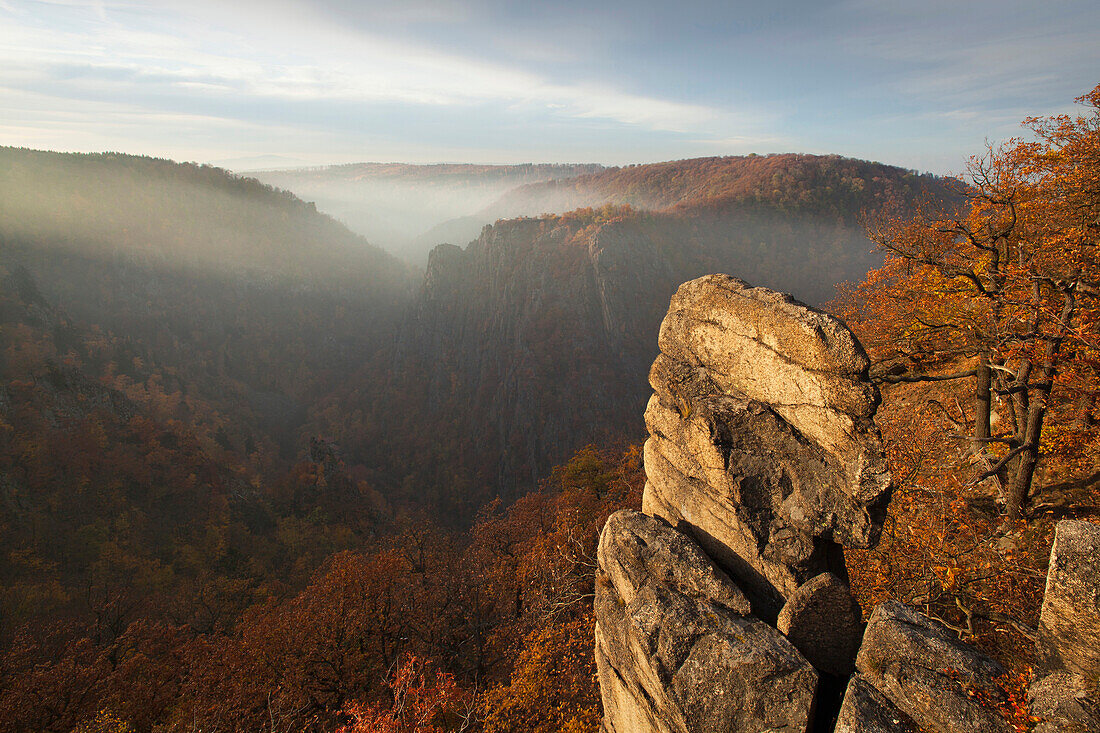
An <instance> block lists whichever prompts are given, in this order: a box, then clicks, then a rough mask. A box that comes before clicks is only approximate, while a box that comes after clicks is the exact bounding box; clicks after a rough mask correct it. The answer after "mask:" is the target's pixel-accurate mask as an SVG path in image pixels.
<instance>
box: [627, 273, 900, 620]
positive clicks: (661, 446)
mask: <svg viewBox="0 0 1100 733" xmlns="http://www.w3.org/2000/svg"><path fill="white" fill-rule="evenodd" d="M659 346H660V349H661V354H660V355H659V356H658V357H657V360H656V362H655V363H654V365H653V368H652V369H651V371H650V385H651V386H652V387H653V390H654V393H655V394H654V396H653V397H652V398H651V399H650V402H649V406H648V407H647V409H646V426H647V428H648V430H649V433H650V438H649V440H648V441H647V442H646V448H645V464H646V476H647V479H648V481H647V485H646V490H645V495H644V498H643V507H642V508H643V511H645V512H646V513H647V514H653V515H656V516H662V517H664V518H666V519H667V520H668V521H669V522H670V523H672V524H673V525H674V526H676V527H677V528H679V529H682V530H684V531H686V532H688V533H689V534H691V535H692V536H693V537H694V538H695V539H696V540H697V541H698V542H699V543H700V545H702V546H703V548H704V549H705V550H706V551H707V553H708V554H709V555H710V556H711V557H712V558H714V559H715V560H717V561H718V563H719V564H720V565H722V566H723V567H724V568H725V569H726V570H728V571H729V572H730V574H731V575H732V576H733V577H734V578H735V579H736V580H737V582H738V583H739V584H740V585H741V586H742V588H743V589H744V590H745V592H746V593H747V594H748V595H749V597H750V600H752V602H753V604H754V612H755V613H756V614H757V615H759V616H761V617H762V618H765V619H769V620H770V619H774V618H775V617H776V614H777V613H778V612H779V609H780V607H781V606H782V605H783V604H784V603H785V602H786V600H787V599H788V598H789V597H790V596H791V595H792V594H793V593H794V592H795V590H796V589H797V588H798V587H799V586H801V585H802V584H803V583H805V582H807V581H808V580H810V579H811V578H813V577H815V576H817V575H819V574H821V573H823V572H829V571H832V572H834V573H835V574H837V575H840V576H841V577H845V576H846V574H845V571H844V564H843V557H842V555H841V553H840V548H839V545H846V546H859V547H865V546H868V545H870V544H872V543H874V542H875V541H876V539H877V536H878V533H879V531H880V529H881V522H882V518H883V513H884V511H885V504H886V501H887V499H888V496H889V488H890V477H889V473H888V472H887V470H886V466H885V459H884V456H883V452H882V444H881V438H880V436H879V433H878V430H877V429H876V428H875V426H874V422H873V416H874V413H875V410H876V408H877V405H878V393H877V390H876V389H875V387H874V386H873V385H872V384H871V383H870V381H869V380H868V378H867V357H866V355H865V354H864V352H863V349H862V347H860V346H859V344H858V342H856V341H855V339H854V338H853V337H852V335H851V333H850V332H849V331H848V330H847V328H845V326H844V325H843V324H842V323H840V321H838V320H836V319H835V318H832V317H831V316H828V315H826V314H824V313H821V312H818V311H815V310H813V309H811V308H809V307H806V306H803V305H802V304H800V303H798V302H796V301H794V300H793V299H791V298H790V296H786V295H783V294H781V293H776V292H774V291H771V290H767V289H765V288H752V287H749V286H748V285H747V284H745V283H744V282H742V281H740V280H737V279H736V278H732V277H730V276H728V275H709V276H707V277H703V278H700V279H698V280H692V281H690V282H687V283H684V284H683V285H681V286H680V288H679V290H678V291H677V292H676V295H675V296H673V298H672V303H671V306H670V308H669V312H668V315H667V316H666V317H665V319H664V322H663V323H662V325H661V331H660V337H659Z"/></svg>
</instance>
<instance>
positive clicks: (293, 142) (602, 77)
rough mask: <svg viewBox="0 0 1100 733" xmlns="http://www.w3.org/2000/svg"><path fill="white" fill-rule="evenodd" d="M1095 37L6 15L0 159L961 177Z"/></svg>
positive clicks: (831, 14)
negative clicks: (771, 166) (741, 164)
mask: <svg viewBox="0 0 1100 733" xmlns="http://www.w3.org/2000/svg"><path fill="white" fill-rule="evenodd" d="M1098 38H1100V2H1096V0H1044V1H1043V2H1034V0H1033V1H1032V2H1028V3H1023V2H1016V1H1015V0H951V1H950V2H947V1H941V0H905V1H904V2H897V1H895V0H840V1H835V2H834V1H833V0H770V1H769V0H751V2H750V1H746V0H726V1H724V2H722V1H720V0H719V1H711V0H676V1H674V2H657V1H655V0H629V1H627V0H580V1H574V0H527V1H526V2H513V1H508V0H399V1H394V2H389V1H387V2H381V1H374V0H361V1H360V2H352V1H350V0H262V1H254V0H186V1H185V2H177V1H176V0H140V1H138V0H101V1H98V2H81V1H79V0H0V145H12V146H21V147H31V148H39V149H48V150H65V151H81V152H94V151H103V150H113V151H121V152H127V153H137V154H144V155H153V156H158V157H168V158H172V159H175V160H193V161H198V162H220V163H223V164H224V163H226V162H227V161H236V162H239V163H240V165H241V167H245V166H246V165H247V159H251V158H254V157H257V156H280V160H283V161H285V162H287V163H301V164H311V165H321V164H330V163H345V162H356V161H383V162H388V161H400V162H410V163H428V162H476V163H520V162H600V163H605V164H613V165H622V164H628V163H645V162H653V161H660V160H674V159H680V158H692V157H699V156H709V155H742V154H747V153H753V152H755V153H769V152H806V153H838V154H841V155H846V156H851V157H857V158H864V159H869V160H877V161H880V162H884V163H890V164H894V165H900V166H903V167H906V168H913V169H917V170H921V171H931V172H935V173H942V174H948V173H958V172H961V171H962V170H963V169H964V167H965V161H966V159H967V157H968V156H969V155H972V154H975V153H979V152H981V151H982V150H983V149H984V148H985V146H986V145H987V143H996V142H998V141H1001V140H1004V139H1007V138H1009V137H1012V136H1015V135H1020V134H1022V133H1023V130H1022V128H1021V127H1020V124H1019V123H1020V122H1021V120H1023V119H1024V118H1025V117H1028V116H1032V115H1050V114H1057V113H1066V112H1070V113H1072V112H1073V111H1074V109H1075V106H1074V103H1073V99H1074V98H1075V97H1077V96H1079V95H1081V94H1083V93H1085V92H1087V91H1088V90H1090V89H1091V88H1092V87H1093V86H1095V85H1096V84H1097V83H1100V42H1098V41H1097V39H1098Z"/></svg>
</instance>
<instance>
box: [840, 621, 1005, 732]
mask: <svg viewBox="0 0 1100 733" xmlns="http://www.w3.org/2000/svg"><path fill="white" fill-rule="evenodd" d="M856 669H858V670H859V671H860V673H861V674H862V675H863V676H864V678H865V679H866V680H867V681H868V682H870V683H871V684H872V685H874V686H875V687H876V688H878V689H879V690H880V691H881V692H883V693H884V694H885V695H886V697H887V698H889V699H890V701H891V702H892V703H893V704H894V705H895V706H896V707H898V709H900V710H901V711H903V712H904V713H906V715H908V716H909V718H911V719H912V720H913V721H915V722H916V723H917V724H918V725H919V726H920V727H921V728H924V729H925V730H929V731H938V732H942V733H951V731H962V730H965V731H971V732H972V733H1009V732H1010V731H1011V730H1012V728H1011V727H1010V726H1009V725H1008V723H1007V722H1006V721H1005V719H1004V717H1003V716H1001V714H1000V713H999V712H998V711H997V710H996V709H995V708H994V707H991V706H990V705H989V704H988V703H989V702H999V701H1000V698H1002V697H1003V693H1002V692H1001V691H1000V689H998V687H997V686H996V684H995V683H994V680H995V679H996V678H997V677H999V676H1001V675H1003V674H1004V673H1005V670H1004V668H1002V667H1001V665H999V664H997V663H996V662H995V661H993V660H992V659H990V658H989V657H987V656H985V655H984V654H982V653H981V652H979V651H978V650H977V649H974V648H973V647H970V646H967V645H966V644H963V643H962V642H960V641H959V638H958V636H957V635H956V634H955V633H954V632H952V631H950V630H949V629H948V628H947V627H945V626H943V625H942V624H939V623H937V622H935V621H933V620H932V619H930V618H928V617H927V616H925V615H924V614H922V613H919V612H917V611H915V610H914V609H912V608H909V607H908V606H905V605H903V604H901V603H896V602H888V603H884V604H882V605H881V606H879V607H877V608H876V609H875V611H874V613H872V614H871V618H870V620H869V621H868V623H867V631H866V633H865V634H864V637H863V645H862V646H861V647H860V649H859V656H857V657H856Z"/></svg>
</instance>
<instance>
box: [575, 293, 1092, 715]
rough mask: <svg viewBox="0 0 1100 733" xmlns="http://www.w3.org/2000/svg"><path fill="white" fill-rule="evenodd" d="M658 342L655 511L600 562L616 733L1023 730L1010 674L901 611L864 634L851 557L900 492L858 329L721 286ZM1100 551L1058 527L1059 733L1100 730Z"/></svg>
mask: <svg viewBox="0 0 1100 733" xmlns="http://www.w3.org/2000/svg"><path fill="white" fill-rule="evenodd" d="M659 346H660V354H659V355H658V357H657V359H656V361H655V362H654V364H653V368H652V369H651V371H650V385H651V386H652V388H653V396H652V397H651V399H650V401H649V406H648V408H647V409H646V426H647V428H648V430H649V439H648V441H647V443H646V448H645V469H646V477H647V484H646V488H645V494H644V497H643V512H644V513H639V512H633V511H624V512H620V513H618V514H615V515H612V517H611V518H610V519H609V520H608V522H607V524H606V526H605V527H604V530H603V532H602V534H601V537H600V545H599V551H598V561H599V572H598V575H597V583H596V617H597V625H596V662H597V668H598V671H599V679H600V690H601V696H602V698H603V705H604V715H605V717H604V723H603V731H604V733H645V732H647V731H661V733H687V732H688V731H693V732H695V731H698V732H700V733H702V732H708V733H709V732H712V731H713V732H714V733H718V732H719V731H722V732H725V733H728V732H730V731H737V732H740V731H792V732H793V731H811V730H813V731H831V730H836V731H846V732H849V733H854V732H856V731H860V732H865V733H869V732H872V731H918V730H925V731H937V732H940V733H948V732H950V731H960V730H967V731H981V732H982V733H985V732H989V733H1000V732H1002V731H1003V732H1005V733H1007V732H1008V731H1010V730H1013V728H1012V726H1011V725H1010V723H1009V722H1008V720H1007V718H1006V716H1005V715H1003V714H1002V712H1001V709H1002V707H1001V705H1002V704H1003V703H1004V700H1005V698H1004V692H1003V691H1002V689H1001V687H1000V686H999V685H998V684H997V678H998V677H1000V676H1001V675H1003V674H1004V672H1005V670H1004V669H1002V668H1001V667H1000V665H999V664H997V662H995V661H994V660H992V659H990V658H988V657H986V656H985V655H984V654H982V653H981V652H980V651H978V650H977V649H974V648H972V647H969V646H967V645H966V644H963V643H961V642H960V641H959V639H958V637H957V635H956V634H955V633H954V632H952V631H950V630H949V629H947V628H946V627H944V626H942V625H941V624H939V623H938V622H936V621H933V620H931V619H929V618H927V617H926V616H924V615H923V614H921V613H920V612H918V611H917V610H915V609H912V608H909V607H907V606H905V605H903V604H900V603H893V602H890V603H885V604H882V605H880V606H879V607H877V608H875V609H874V610H873V612H872V613H871V614H870V618H869V620H868V622H867V623H866V624H864V623H863V621H862V618H861V611H860V609H859V607H858V606H857V604H856V603H855V602H854V600H853V599H852V596H851V594H850V592H849V590H848V586H847V584H846V578H847V576H846V571H845V566H844V561H843V554H842V548H843V547H867V546H871V545H873V544H874V543H876V542H877V540H878V535H879V531H880V529H881V523H882V521H883V517H884V515H885V509H886V504H887V502H888V500H889V496H890V490H891V483H890V476H889V473H888V472H887V471H886V467H885V460H884V457H883V450H882V445H881V440H880V437H879V434H878V431H877V429H876V427H875V424H874V415H875V410H876V408H877V405H878V393H877V391H876V389H875V388H874V386H873V385H872V384H871V383H870V381H869V380H868V377H867V366H868V363H867V358H866V356H865V354H864V353H863V349H862V348H861V347H860V345H859V343H858V342H857V341H856V340H855V339H854V337H853V336H852V335H851V333H850V332H849V331H848V330H847V328H846V327H845V326H844V325H843V324H842V323H840V322H839V321H837V320H836V319H834V318H832V317H830V316H828V315H826V314H823V313H820V312H818V311H815V310H813V309H811V308H809V307H806V306H804V305H802V304H800V303H798V302H797V301H794V300H793V299H792V298H790V297H789V296H785V295H782V294H780V293H777V292H774V291H771V290H767V289H764V288H752V287H750V286H748V285H747V284H746V283H744V282H743V281H740V280H737V279H735V278H731V277H728V276H724V275H711V276H707V277H703V278H700V279H698V280H695V281H692V282H688V283H685V284H684V285H682V286H681V287H680V288H679V290H678V291H677V293H676V294H675V296H674V297H673V298H672V302H671V305H670V308H669V311H668V314H667V316H666V317H665V319H664V322H663V323H662V326H661V330H660V338H659ZM1098 543H1100V528H1098V527H1096V526H1093V525H1089V524H1085V523H1083V522H1063V523H1062V524H1061V525H1060V526H1059V528H1058V535H1057V539H1056V542H1055V548H1054V553H1053V555H1052V561H1051V572H1050V577H1049V580H1048V588H1047V594H1046V603H1045V604H1044V608H1043V623H1042V627H1041V630H1040V632H1041V633H1040V642H1039V643H1040V658H1041V659H1042V660H1043V666H1042V668H1041V669H1040V670H1039V675H1038V677H1037V681H1036V683H1035V685H1033V687H1032V690H1031V694H1032V705H1033V710H1035V711H1037V712H1038V714H1039V715H1040V716H1041V717H1042V718H1043V719H1044V720H1043V722H1042V723H1041V724H1040V726H1041V729H1042V730H1044V731H1055V730H1068V731H1085V730H1097V729H1098V728H1097V726H1098V724H1100V717H1097V695H1096V680H1097V679H1098V677H1097V673H1098V672H1100V664H1098V656H1097V653H1096V649H1097V644H1096V639H1097V638H1100V626H1098V624H1100V593H1098V591H1097V587H1098V586H1097V579H1098V577H1100V568H1098V567H1097V565H1096V557H1097V556H1100V553H1098V552H1097V550H1098V549H1100V545H1098ZM1042 726H1046V727H1042Z"/></svg>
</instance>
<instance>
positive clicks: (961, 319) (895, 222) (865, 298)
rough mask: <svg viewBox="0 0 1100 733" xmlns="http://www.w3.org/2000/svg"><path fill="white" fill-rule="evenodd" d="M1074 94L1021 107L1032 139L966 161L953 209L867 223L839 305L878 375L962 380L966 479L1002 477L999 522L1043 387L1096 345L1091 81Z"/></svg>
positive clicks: (1097, 183) (1099, 324) (1095, 108)
mask: <svg viewBox="0 0 1100 733" xmlns="http://www.w3.org/2000/svg"><path fill="white" fill-rule="evenodd" d="M1078 101H1079V102H1081V103H1082V104H1083V105H1084V106H1085V107H1086V109H1087V112H1086V114H1084V115H1081V116H1076V117H1072V116H1068V115H1061V116H1056V117H1050V118H1032V119H1029V120H1027V121H1026V124H1027V125H1028V127H1029V128H1030V129H1031V131H1032V132H1033V133H1034V136H1035V139H1034V140H1031V141H1024V140H1012V141H1010V142H1008V143H1007V144H1005V145H1004V146H1002V147H998V148H990V149H989V151H988V152H987V154H986V155H984V156H981V157H976V158H974V159H972V160H971V163H970V165H969V170H968V172H969V175H968V180H967V182H966V185H965V186H964V187H962V190H961V193H962V196H963V203H962V205H961V206H960V207H959V208H958V209H957V210H947V211H945V210H943V209H942V208H935V207H925V208H923V209H922V210H920V211H918V212H917V213H915V214H913V213H907V214H903V215H900V216H883V217H880V218H879V219H877V220H876V221H873V222H871V223H870V225H869V233H870V236H871V238H872V239H873V240H874V241H875V242H876V243H878V245H879V246H880V247H881V248H882V249H884V250H885V251H886V252H887V254H888V257H887V262H886V264H885V266H884V267H883V268H882V269H880V270H878V271H875V272H873V273H871V275H870V276H869V277H868V279H867V280H866V281H865V282H864V283H862V284H861V285H859V286H858V287H857V288H856V290H855V292H854V295H855V298H854V302H856V303H858V307H855V308H849V309H847V311H846V312H845V313H844V315H845V316H846V317H847V318H849V319H851V320H852V321H854V322H856V323H857V324H859V325H860V326H861V328H859V330H860V331H861V333H862V335H863V337H864V338H865V339H866V340H867V341H868V342H869V343H868V346H869V347H870V348H871V350H872V352H874V353H876V355H877V356H878V360H879V363H878V364H877V369H878V371H877V374H876V376H877V377H878V379H879V380H881V381H884V382H916V381H939V380H949V379H961V378H966V379H973V380H974V383H975V391H974V405H975V408H974V418H973V424H972V425H970V426H968V427H969V431H970V439H971V441H972V442H973V444H974V447H975V452H976V453H978V454H979V455H980V456H981V457H982V459H983V460H984V465H982V468H981V472H980V474H979V476H978V477H977V479H976V480H981V479H986V478H995V479H997V480H998V481H999V482H1000V485H1001V498H1002V499H1003V501H1004V503H1005V508H1006V512H1007V518H1008V519H1009V520H1010V521H1015V520H1019V519H1021V518H1022V517H1024V515H1025V511H1026V509H1027V504H1028V499H1029V495H1030V493H1031V488H1032V482H1033V478H1034V474H1035V468H1036V464H1037V463H1038V461H1039V458H1040V455H1041V453H1042V446H1043V435H1044V433H1043V431H1044V426H1045V425H1046V423H1047V421H1048V419H1049V418H1050V416H1051V412H1050V408H1051V396H1052V392H1053V390H1054V389H1055V387H1056V385H1058V384H1059V383H1060V381H1059V380H1060V379H1061V381H1062V382H1065V381H1066V378H1067V376H1070V375H1072V374H1073V373H1074V372H1079V371H1080V370H1082V369H1086V368H1088V364H1087V363H1086V362H1088V361H1089V357H1090V356H1094V355H1095V354H1096V350H1097V345H1098V344H1100V320H1098V318H1097V315H1098V313H1097V297H1096V296H1097V295H1098V294H1100V289H1098V283H1100V262H1098V261H1097V257H1096V245H1097V239H1098V234H1100V193H1098V192H1100V86H1097V87H1096V88H1095V89H1093V90H1092V92H1090V93H1089V94H1087V95H1085V96H1083V97H1081V98H1079V100H1078ZM850 302H852V301H850ZM1093 363H1094V362H1093ZM959 366H961V367H962V368H961V370H960V369H957V367H959ZM952 367H956V369H954V370H953V369H952ZM994 399H996V400H997V405H998V407H999V409H998V410H997V411H996V413H997V417H999V418H1001V420H1000V422H999V423H998V424H996V425H995V424H994V420H993V419H992V418H993V417H994V409H993V405H994Z"/></svg>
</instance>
